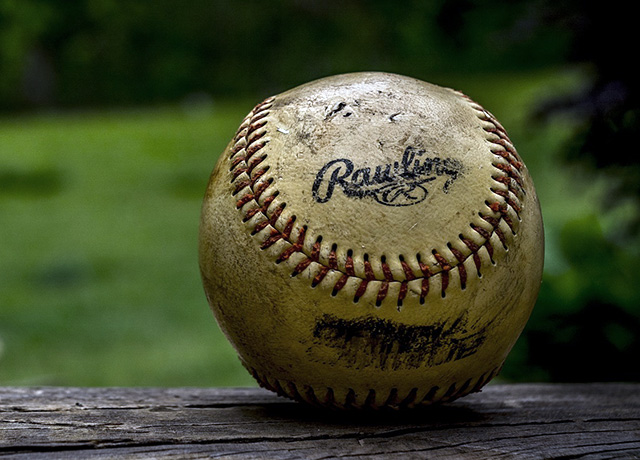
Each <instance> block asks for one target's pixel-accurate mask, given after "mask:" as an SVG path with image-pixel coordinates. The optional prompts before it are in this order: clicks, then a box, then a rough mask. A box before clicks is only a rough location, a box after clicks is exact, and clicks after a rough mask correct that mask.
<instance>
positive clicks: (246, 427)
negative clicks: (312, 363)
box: [0, 384, 640, 459]
mask: <svg viewBox="0 0 640 460" xmlns="http://www.w3.org/2000/svg"><path fill="white" fill-rule="evenodd" d="M0 457H3V458H4V457H8V458H18V459H26V458H29V459H31V458H34V459H40V458H47V459H49V458H54V459H55V458H167V457H176V458H211V457H222V458H303V459H324V458H343V457H348V458H402V459H411V458H429V459H485V458H491V459H494V458H500V459H511V458H517V459H549V458H554V459H604V458H623V459H624V458H628V459H638V458H640V384H578V385H575V384H563V385H548V384H531V385H528V384H527V385H525V384H518V385H489V386H488V387H486V388H485V389H484V390H483V392H482V393H479V394H474V395H470V396H467V397H465V398H462V399H460V400H458V401H456V402H454V403H451V404H448V405H444V406H439V407H433V408H430V409H428V410H418V411H414V412H410V413H389V412H386V413H385V412H383V413H378V414H372V413H368V414H352V413H347V414H345V413H327V412H322V411H318V410H313V409H310V408H308V407H305V406H303V405H300V404H298V403H293V402H289V401H288V400H285V399H282V398H279V397H277V396H275V395H273V394H271V393H269V392H267V391H264V390H260V389H198V388H168V389H162V388H58V387H45V388H0Z"/></svg>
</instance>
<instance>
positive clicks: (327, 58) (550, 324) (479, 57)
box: [0, 0, 640, 383]
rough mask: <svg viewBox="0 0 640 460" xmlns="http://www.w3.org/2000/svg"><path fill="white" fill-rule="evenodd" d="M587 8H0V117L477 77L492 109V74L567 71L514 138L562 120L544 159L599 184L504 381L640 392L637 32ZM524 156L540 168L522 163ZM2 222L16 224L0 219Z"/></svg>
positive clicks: (9, 184) (304, 2)
mask: <svg viewBox="0 0 640 460" xmlns="http://www.w3.org/2000/svg"><path fill="white" fill-rule="evenodd" d="M589 3H591V2H582V1H577V0H576V1H549V0H539V1H522V0H519V1H506V0H502V1H494V2H480V1H471V0H452V1H444V0H440V1H433V2H426V1H425V2H421V1H416V0H414V1H411V0H407V1H404V2H395V1H382V0H374V1H368V2H365V1H357V0H342V1H340V2H320V1H312V0H278V1H272V2H265V1H257V0H255V1H239V2H226V1H212V0H209V1H204V0H192V1H190V2H176V1H173V0H171V1H170V0H156V1H143V0H126V1H125V0H93V1H88V0H86V1H79V0H67V1H62V0H58V1H56V0H14V1H11V0H4V1H1V2H0V112H1V116H2V120H3V121H2V123H5V124H6V123H12V120H15V119H16V117H18V119H21V120H29V119H30V117H42V116H45V117H54V116H58V115H59V114H60V113H67V112H74V111H75V112H77V111H82V110H86V109H91V110H93V111H110V110H114V109H117V110H130V109H134V108H136V107H144V108H146V110H151V111H153V110H154V108H161V107H165V106H167V105H171V104H180V103H184V102H185V101H187V102H190V103H203V102H204V103H206V102H207V101H218V100H225V101H229V100H238V101H242V104H241V106H242V110H245V109H248V108H250V105H246V102H245V101H253V102H257V101H258V100H261V99H262V98H264V97H265V96H268V95H271V94H275V93H278V92H280V91H283V90H286V89H288V88H291V87H293V86H296V85H298V84H301V83H304V82H307V81H309V80H312V79H316V78H320V77H323V76H327V75H331V74H337V73H344V72H350V71H360V70H382V71H389V72H395V73H400V74H405V75H409V76H412V77H416V78H420V79H423V80H427V81H431V82H434V83H437V84H442V85H445V86H451V85H452V84H453V83H458V82H460V83H466V84H467V85H468V86H470V87H474V83H473V82H474V81H481V82H482V84H483V85H484V86H492V88H491V90H490V91H488V92H487V93H486V95H485V93H482V92H481V94H480V95H479V99H480V102H482V103H483V105H485V107H487V108H488V109H489V110H492V106H491V96H490V95H491V94H495V95H496V98H499V97H501V86H500V83H501V82H502V81H504V78H505V75H506V76H509V75H514V74H517V75H523V74H524V75H532V76H536V75H539V74H540V72H554V71H555V70H557V69H567V68H569V69H572V72H574V73H577V74H578V75H579V78H576V80H575V81H576V82H577V83H576V84H572V85H569V88H568V89H565V90H563V91H562V92H560V94H558V92H556V93H554V94H553V95H552V96H549V97H540V98H538V99H536V100H535V102H534V103H532V104H530V107H528V110H527V113H526V114H525V115H526V120H525V122H524V124H523V126H525V128H523V131H525V132H523V133H522V134H521V136H520V137H523V138H524V137H526V136H527V135H528V136H535V135H534V134H533V133H535V132H536V131H539V132H542V133H544V132H548V130H550V129H553V127H554V126H555V125H558V124H559V123H560V121H562V120H566V119H567V118H570V120H571V123H570V130H571V132H569V133H568V134H567V135H566V136H564V138H563V139H564V140H563V142H562V143H561V145H559V146H558V148H557V152H555V153H554V156H552V157H551V156H550V157H548V158H550V159H549V160H546V161H553V162H554V164H553V167H554V168H567V170H568V171H572V173H571V174H578V175H580V177H581V180H582V182H583V183H586V184H588V183H590V182H596V181H600V182H598V183H605V184H608V185H606V186H605V187H604V188H603V189H602V190H601V192H600V193H599V194H598V195H597V196H598V199H597V201H596V202H594V203H593V212H592V213H591V214H585V215H583V216H581V217H580V218H579V219H574V220H571V221H569V222H566V223H564V224H563V225H562V227H561V228H557V229H555V234H556V236H557V238H556V239H555V240H554V243H553V247H551V248H548V252H549V251H553V254H552V255H553V257H554V258H555V259H557V258H561V259H562V261H563V262H562V268H561V269H553V270H546V271H545V278H544V282H543V285H542V290H541V293H540V298H539V301H538V304H537V306H536V309H535V311H534V314H533V316H532V318H531V321H530V322H529V324H528V326H527V329H526V331H525V333H524V334H523V336H522V339H521V340H520V342H519V343H518V346H517V349H516V350H515V357H514V358H513V359H512V360H511V361H509V362H508V365H507V366H505V369H504V372H503V377H504V378H506V379H509V380H550V381H593V380H598V381H605V380H639V379H640V365H638V356H640V342H639V341H638V337H640V313H639V311H640V307H639V305H640V293H639V292H640V291H639V290H638V282H640V276H639V275H638V273H640V261H639V253H640V252H639V248H640V241H639V237H638V226H639V224H640V221H639V218H638V217H639V215H640V213H639V212H638V198H639V194H640V167H639V164H640V163H639V161H638V157H639V151H638V147H637V138H638V128H639V120H640V104H639V101H638V95H639V82H640V79H639V78H638V77H639V76H638V66H637V65H636V62H635V61H636V60H637V47H638V41H639V40H638V34H637V30H636V29H637V24H636V23H635V18H634V16H633V15H632V14H631V13H630V11H628V10H627V7H626V6H625V4H623V3H622V2H621V1H617V0H614V1H609V2H606V3H604V4H603V3H594V4H593V5H594V6H592V7H589V6H587V5H588V4H589ZM532 78H533V77H532ZM458 89H462V90H465V88H458ZM465 92H466V91H465ZM472 96H474V95H472ZM502 96H503V97H507V96H506V93H505V94H504V95H502ZM239 104H240V103H239ZM504 116H506V118H507V119H509V114H508V113H507V114H506V115H504ZM498 118H500V119H502V116H499V117H498ZM559 120H560V121H559ZM238 121H239V120H231V123H237V122H238ZM506 128H507V130H509V126H506ZM527 130H530V131H531V132H526V131H527ZM512 138H513V136H512ZM514 141H516V139H514ZM525 145H527V144H526V143H525ZM532 145H535V143H533V144H532ZM516 147H518V148H519V144H518V143H517V142H516ZM19 154H20V153H19V152H10V151H7V149H6V146H5V147H3V144H2V137H0V198H1V197H2V191H3V190H4V191H5V192H6V191H7V190H9V191H12V192H16V190H17V191H18V192H20V191H21V190H23V185H22V184H21V181H22V180H23V179H24V177H22V176H20V175H19V174H16V173H15V171H11V170H8V169H6V168H5V169H4V170H3V159H5V160H6V159H8V158H9V157H10V156H11V155H19ZM521 154H522V156H523V157H524V159H525V161H526V162H527V163H529V161H532V162H533V163H535V158H533V159H531V160H530V158H532V157H535V155H536V152H535V151H533V152H532V151H521ZM5 163H6V162H5ZM212 165H213V163H211V166H212ZM208 172H209V171H203V173H202V174H203V179H202V180H204V181H206V176H207V175H208ZM532 172H535V171H532ZM31 179H32V180H33V179H34V178H33V177H31ZM36 180H37V177H36ZM41 180H42V181H45V182H46V180H48V179H47V178H46V177H44V176H43V177H42V178H41ZM534 180H535V181H536V182H538V181H539V182H540V183H541V184H543V183H544V178H536V177H535V175H534ZM52 186H53V187H55V184H53V185H52ZM24 190H27V189H26V188H25V189H24ZM25 193H28V190H27V191H26V192H25ZM572 193H575V194H581V193H583V190H582V189H580V188H577V189H575V190H573V192H572ZM542 205H543V211H544V210H545V202H544V201H543V203H542ZM611 216H613V217H611ZM604 221H606V222H609V224H607V225H603V224H602V222H604ZM612 222H613V223H612ZM0 225H2V226H8V225H11V223H10V219H9V216H7V215H5V216H3V215H2V214H1V213H0ZM194 225H197V224H194ZM2 244H3V242H2V241H0V245H2ZM4 270H5V271H10V270H11V267H4ZM1 274H2V272H0V276H1ZM1 283H2V279H1V278H0V288H1V287H2V284H1ZM4 301H5V302H7V304H6V305H8V303H9V302H17V300H15V299H14V300H12V299H4ZM6 305H5V306H6ZM2 309H3V305H2V304H0V321H1V320H2ZM3 328H4V331H3ZM3 333H4V335H5V336H6V337H9V338H5V345H4V346H5V352H6V353H9V352H11V350H12V345H11V340H10V338H11V336H12V333H13V332H12V330H11V326H10V321H9V320H8V319H6V320H5V324H4V325H3V324H2V323H1V322H0V337H1V336H2V335H3ZM0 343H1V342H0ZM0 348H1V346H0ZM16 353H17V352H16ZM1 364H2V357H1V356H0V379H3V381H5V382H11V381H12V380H11V376H10V375H7V374H5V375H2V367H1ZM63 381H64V380H63ZM125 383H127V382H125Z"/></svg>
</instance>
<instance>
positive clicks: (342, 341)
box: [313, 314, 487, 370]
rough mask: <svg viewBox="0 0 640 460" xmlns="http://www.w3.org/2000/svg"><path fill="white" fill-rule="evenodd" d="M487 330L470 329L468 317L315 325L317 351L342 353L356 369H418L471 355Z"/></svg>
mask: <svg viewBox="0 0 640 460" xmlns="http://www.w3.org/2000/svg"><path fill="white" fill-rule="evenodd" d="M486 330H487V325H486V324H485V325H484V326H483V327H481V328H480V329H473V328H471V327H469V325H468V321H467V319H466V316H462V317H460V318H458V319H456V320H455V321H445V322H442V323H435V324H431V325H421V326H412V325H407V324H401V323H397V322H394V321H390V320H385V319H379V318H375V317H372V316H369V317H365V318H362V319H357V320H348V319H342V318H338V317H336V316H333V315H329V314H325V315H323V316H322V317H321V318H320V319H319V320H318V321H317V322H316V325H315V328H314V330H313V338H314V343H315V345H316V346H327V347H330V348H332V349H334V351H335V352H336V353H337V356H338V361H340V363H341V364H342V365H345V366H347V367H352V368H367V367H377V368H380V369H390V370H397V369H414V368H418V367H421V366H423V365H427V366H437V365H440V364H444V363H448V362H451V361H457V360H460V359H462V358H466V357H467V356H471V355H473V354H474V353H476V351H477V350H478V348H480V346H481V345H482V344H483V342H484V341H485V339H486Z"/></svg>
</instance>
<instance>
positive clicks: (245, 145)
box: [229, 96, 525, 305]
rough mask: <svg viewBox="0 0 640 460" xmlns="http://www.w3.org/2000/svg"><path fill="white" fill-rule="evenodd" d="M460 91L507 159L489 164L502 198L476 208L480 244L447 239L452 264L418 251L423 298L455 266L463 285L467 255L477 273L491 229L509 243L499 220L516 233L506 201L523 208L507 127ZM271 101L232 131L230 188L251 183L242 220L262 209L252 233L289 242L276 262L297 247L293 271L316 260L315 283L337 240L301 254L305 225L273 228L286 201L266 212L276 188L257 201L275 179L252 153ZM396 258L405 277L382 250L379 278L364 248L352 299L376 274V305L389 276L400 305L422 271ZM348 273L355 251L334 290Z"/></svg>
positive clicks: (240, 203)
mask: <svg viewBox="0 0 640 460" xmlns="http://www.w3.org/2000/svg"><path fill="white" fill-rule="evenodd" d="M463 97H464V98H465V99H466V100H468V101H470V102H471V107H472V108H473V109H474V110H475V111H476V112H477V114H478V118H479V119H480V120H482V121H485V122H487V123H490V124H491V127H487V126H484V127H483V129H484V130H485V131H486V132H487V133H488V134H492V135H495V136H496V137H497V139H488V142H490V143H491V144H493V145H495V146H497V147H499V149H495V150H494V149H490V151H491V152H492V153H493V154H494V155H495V156H496V158H501V159H502V160H504V161H505V162H506V163H505V162H501V161H495V162H494V163H493V166H494V167H495V168H496V170H497V171H498V172H499V174H497V175H494V176H493V179H494V180H495V181H496V182H498V183H500V184H502V185H503V186H505V187H506V190H503V189H493V188H492V189H491V191H492V192H493V193H494V194H495V195H496V196H497V197H499V198H500V199H501V200H502V202H500V201H494V202H490V203H487V206H488V207H489V209H491V211H492V212H493V213H494V214H497V215H498V217H494V216H487V215H484V214H482V213H479V214H478V215H479V217H480V218H481V219H483V220H484V221H485V222H487V223H488V224H489V225H490V226H491V228H492V229H491V231H488V230H486V229H485V228H483V227H480V226H477V225H474V224H471V228H472V229H473V230H474V231H475V232H476V233H478V234H479V235H480V236H481V237H482V238H484V240H485V241H484V243H483V244H481V245H478V244H476V243H475V242H474V241H472V240H471V239H469V238H465V237H464V236H463V235H460V239H461V240H462V241H463V243H464V244H465V246H466V247H467V248H468V249H469V251H470V253H469V254H468V255H466V256H465V255H464V254H463V253H462V252H461V251H460V250H458V249H456V248H453V247H452V246H451V245H450V244H448V247H449V249H450V251H451V253H452V254H453V256H454V257H455V260H456V261H457V264H456V265H452V263H451V262H450V261H448V260H447V259H446V258H445V257H444V256H442V255H441V254H439V253H438V252H437V251H435V250H433V251H432V254H433V256H434V258H435V260H436V265H437V266H438V267H440V270H439V271H436V272H435V273H434V272H432V271H431V269H430V268H429V266H428V265H427V264H426V263H424V262H422V261H421V260H420V257H419V256H420V255H419V254H418V255H417V257H416V258H417V262H418V266H419V268H420V271H421V275H422V276H421V278H422V281H421V286H420V294H419V298H420V302H421V303H424V300H425V298H426V297H427V295H428V293H429V290H430V281H429V279H430V278H431V277H433V276H434V275H436V274H439V275H440V278H441V294H442V296H443V297H444V296H445V291H446V289H447V288H448V286H449V282H450V274H449V272H450V271H451V270H453V269H454V268H457V269H458V274H459V278H460V284H461V287H462V288H464V287H465V285H466V282H467V280H468V273H467V270H466V267H465V265H464V262H465V261H466V259H467V258H468V257H471V258H472V260H473V263H474V265H475V267H476V270H477V272H478V276H481V275H480V269H481V266H482V261H481V258H480V254H479V251H480V249H481V248H482V247H484V248H485V249H486V250H487V253H488V255H489V257H490V259H491V260H492V263H493V254H494V249H493V245H492V243H491V241H490V239H491V237H492V235H494V234H495V235H496V237H497V238H498V239H499V240H500V242H501V244H502V245H503V247H504V248H505V249H506V247H507V240H506V237H505V235H504V232H503V231H502V229H501V228H500V227H499V225H500V222H505V224H506V225H507V226H508V227H509V228H510V229H511V231H512V233H514V234H515V222H514V221H513V219H512V217H511V215H510V214H509V210H508V208H509V207H510V208H511V209H512V210H513V212H514V213H515V215H516V216H517V217H518V219H519V218H520V216H519V213H520V212H521V205H520V203H519V200H520V199H521V196H522V195H523V194H524V193H525V191H524V182H523V178H522V176H521V174H520V171H521V169H522V168H523V167H524V164H523V163H522V160H521V159H520V158H519V156H518V154H517V152H516V150H515V148H514V147H513V146H512V145H511V142H510V140H509V137H508V135H507V133H506V131H505V129H504V128H503V127H502V126H501V125H500V124H499V123H498V122H497V121H496V120H495V119H494V118H493V117H492V116H491V115H490V114H489V113H488V112H486V111H484V110H483V109H482V108H480V107H479V106H477V105H476V104H475V103H473V102H472V101H471V99H469V98H468V97H466V96H463ZM273 101H274V98H269V99H266V100H265V101H263V102H262V103H260V104H258V105H257V106H256V107H255V108H254V110H253V111H252V112H251V113H250V114H249V115H247V117H245V119H244V120H243V122H242V123H241V125H240V127H239V128H238V131H237V132H236V136H235V137H234V141H235V144H234V146H233V147H232V148H231V155H230V157H229V158H230V168H229V169H230V171H231V176H232V179H231V182H232V183H235V186H234V189H233V192H232V194H233V195H234V196H235V195H237V194H239V193H240V192H241V191H242V190H244V189H245V188H247V187H248V188H249V189H250V190H249V191H248V192H247V193H246V194H244V195H243V196H241V197H240V198H239V199H238V200H236V207H237V208H238V209H241V208H243V207H244V205H246V204H247V203H249V202H252V201H255V202H256V203H257V206H255V207H251V208H249V209H247V210H246V213H245V216H244V218H243V221H245V222H247V221H249V220H250V219H252V218H253V217H255V216H256V215H258V214H262V215H263V216H264V219H263V220H260V222H258V223H257V224H256V225H255V227H254V229H253V231H252V234H256V233H258V232H261V231H262V230H264V229H265V228H267V227H268V226H271V227H272V229H271V231H270V233H269V236H268V237H267V238H266V239H265V240H264V241H263V243H262V244H261V248H262V249H267V248H269V247H271V246H273V245H274V244H275V243H277V242H278V241H280V240H284V241H286V242H287V243H289V246H287V247H286V248H284V249H283V250H282V251H281V252H280V254H279V255H278V257H277V258H276V262H277V263H281V262H283V261H286V260H289V259H290V258H291V257H292V256H293V254H295V253H301V254H303V255H304V257H303V258H302V259H301V260H300V262H298V263H297V265H296V266H295V268H294V269H293V272H292V273H291V276H297V275H298V274H300V273H301V272H303V271H304V270H306V269H307V268H308V267H309V266H310V265H311V263H312V262H315V263H317V264H319V265H320V268H319V269H318V272H317V273H316V275H315V276H314V277H313V280H312V283H311V285H312V287H315V286H317V285H318V284H320V283H321V282H322V281H323V280H324V279H325V278H326V276H327V274H328V273H329V271H331V270H336V271H341V270H340V268H339V264H338V256H337V246H336V245H335V244H334V245H333V246H332V247H331V250H330V252H329V254H328V257H327V262H326V264H325V263H322V262H321V261H320V251H321V242H322V237H321V236H319V237H318V238H317V239H316V241H315V243H314V244H313V246H312V247H311V248H310V254H308V255H307V254H305V253H304V239H305V235H306V231H307V229H306V226H305V227H303V228H301V229H300V230H298V236H297V240H296V241H295V242H294V241H292V240H291V233H292V232H293V228H294V223H295V216H293V217H291V218H289V219H288V220H287V222H286V223H285V226H284V228H283V230H282V231H280V230H278V229H277V228H276V223H277V221H278V220H279V218H280V216H281V215H282V212H283V209H284V207H285V205H284V204H283V205H281V206H278V207H276V208H275V209H274V210H273V211H272V212H271V215H269V207H270V205H271V203H272V202H273V200H274V198H275V197H276V196H277V193H278V192H277V191H274V192H273V193H270V194H269V195H268V196H266V197H264V199H263V202H262V204H260V199H261V198H262V196H263V195H264V193H265V191H266V190H267V189H268V188H269V186H270V185H271V184H272V183H273V178H269V179H266V180H260V179H261V178H262V177H264V176H265V174H266V173H267V171H268V170H269V167H268V166H267V167H264V168H260V169H258V168H257V166H258V165H259V164H261V163H262V162H263V161H264V160H265V159H266V158H267V156H266V155H262V156H260V157H257V156H256V154H257V152H259V151H260V150H261V149H263V148H264V147H265V145H266V144H267V143H268V142H269V139H268V138H265V136H266V134H267V130H266V129H263V130H261V128H264V127H265V126H266V125H267V124H268V118H267V116H268V115H269V108H270V107H271V105H272V103H273ZM243 176H246V178H242V177H243ZM399 258H400V265H401V267H402V272H403V274H404V279H396V278H395V276H394V274H393V271H392V270H391V267H390V265H389V264H388V263H387V261H386V258H385V257H384V256H382V257H381V259H380V267H381V270H382V277H383V279H378V278H377V277H376V275H375V273H374V271H373V268H372V265H371V262H370V261H369V257H368V254H365V255H364V278H360V283H359V285H358V288H357V289H356V292H355V295H354V302H357V301H358V300H359V298H360V297H362V296H363V295H364V294H365V292H366V290H367V288H368V286H369V284H370V282H371V281H374V280H377V281H380V285H379V287H378V292H377V295H376V304H377V305H380V304H381V303H382V302H383V301H384V299H385V298H386V297H387V296H388V292H389V287H390V283H391V282H400V286H399V290H398V305H401V304H402V302H403V300H404V299H405V298H406V296H407V294H408V291H409V287H408V283H409V281H413V280H416V279H420V277H419V276H417V275H416V274H415V273H414V271H413V269H412V268H411V266H410V265H409V264H408V263H407V262H406V261H405V260H404V257H402V256H400V257H399ZM351 277H356V278H357V277H359V275H357V274H356V270H355V262H354V259H353V252H352V251H348V252H347V255H346V260H345V263H344V269H343V270H342V275H341V276H340V278H339V279H338V280H337V281H336V282H335V284H334V286H333V291H332V293H333V294H334V295H335V294H336V293H337V292H338V291H340V290H341V289H343V288H344V287H345V286H346V284H347V283H348V280H349V278H351Z"/></svg>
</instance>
